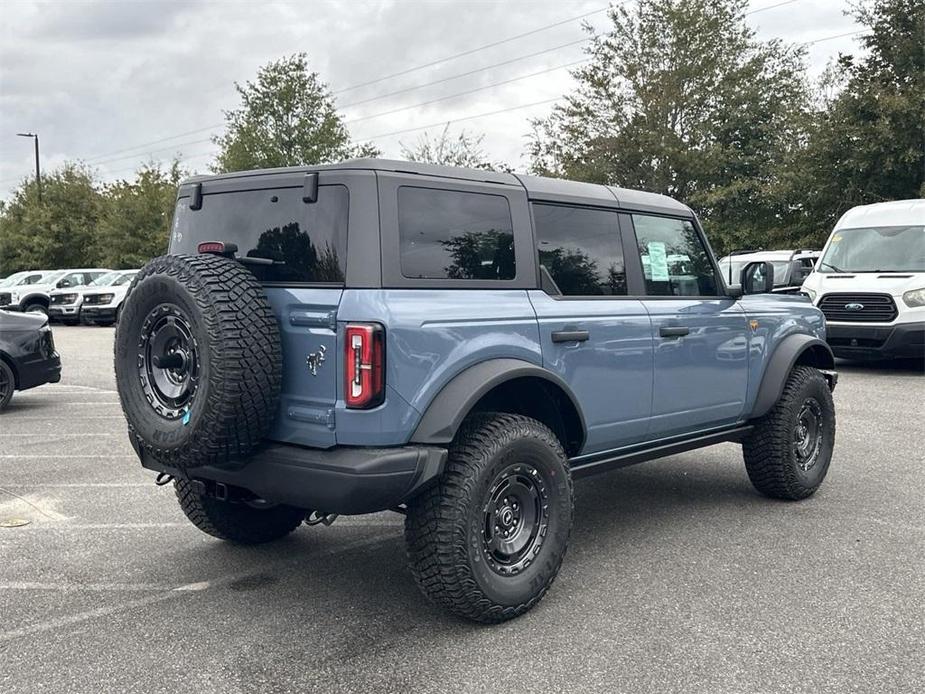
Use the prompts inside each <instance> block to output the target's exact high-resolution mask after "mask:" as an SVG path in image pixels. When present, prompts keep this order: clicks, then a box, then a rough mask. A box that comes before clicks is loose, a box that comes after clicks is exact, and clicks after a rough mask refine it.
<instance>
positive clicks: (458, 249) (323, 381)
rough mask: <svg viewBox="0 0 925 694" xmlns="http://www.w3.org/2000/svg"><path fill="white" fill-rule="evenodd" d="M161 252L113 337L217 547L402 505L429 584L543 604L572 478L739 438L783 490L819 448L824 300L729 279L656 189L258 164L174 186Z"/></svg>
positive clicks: (506, 611) (164, 455) (188, 507)
mask: <svg viewBox="0 0 925 694" xmlns="http://www.w3.org/2000/svg"><path fill="white" fill-rule="evenodd" d="M169 253H170V254H169V255H165V256H162V257H160V258H156V259H154V260H152V261H151V262H150V263H148V264H147V265H146V266H145V267H144V268H143V269H142V270H141V271H140V272H139V273H138V275H137V276H136V277H135V280H134V281H133V283H132V286H131V288H130V289H129V293H128V297H127V298H126V300H125V305H124V307H123V311H122V317H121V320H120V321H119V327H118V328H117V330H116V339H115V343H116V349H115V371H116V379H117V382H118V388H119V397H120V400H121V402H122V407H123V410H124V412H125V415H126V419H127V420H128V425H129V435H130V440H131V442H132V444H133V446H134V447H135V450H136V452H137V454H138V456H139V458H140V462H141V464H142V465H143V466H144V467H146V468H148V469H150V470H156V471H158V472H159V473H161V474H162V477H161V481H162V482H163V481H165V480H169V479H170V477H173V478H174V480H175V490H176V495H177V497H178V499H179V502H180V507H181V508H182V510H183V511H184V513H185V514H186V516H187V517H188V518H189V520H190V521H191V522H192V523H193V524H195V525H196V526H197V527H198V528H199V529H201V530H203V531H204V532H206V533H209V534H211V535H213V536H215V537H219V538H222V539H224V540H229V541H232V542H238V543H256V542H266V541H269V540H273V539H276V538H280V537H282V536H284V535H286V534H288V533H289V532H291V531H293V530H295V529H296V528H297V527H298V526H299V525H301V524H302V523H303V521H304V522H307V523H308V524H309V525H315V524H318V523H330V522H331V521H332V520H333V519H334V516H335V514H338V513H343V514H359V513H370V512H374V511H383V510H386V509H388V510H393V511H397V512H398V513H401V514H403V515H404V516H405V519H406V520H405V538H406V541H407V549H408V557H409V559H410V564H411V573H412V574H413V576H414V577H415V579H416V580H417V582H418V584H419V586H420V587H421V589H422V590H423V592H424V593H425V594H426V595H427V596H428V597H429V598H431V599H432V600H433V601H434V602H435V603H437V604H440V605H443V606H445V607H448V608H449V609H451V610H453V611H454V612H456V613H457V614H460V615H463V616H465V617H468V618H470V619H474V620H478V621H484V622H497V621H501V620H504V619H509V618H511V617H516V616H517V615H519V614H522V613H524V612H526V611H527V610H528V609H530V607H532V606H533V605H534V604H536V603H537V601H539V600H540V599H541V598H542V597H543V594H544V593H545V592H546V590H547V589H548V588H549V586H550V584H551V583H552V581H553V579H554V578H555V576H556V573H557V572H558V570H559V566H560V564H561V562H562V559H563V557H564V555H565V550H566V546H567V544H568V539H569V533H570V531H571V528H572V510H573V507H572V479H573V478H578V477H585V476H587V475H592V474H595V473H599V472H604V471H606V470H611V469H613V468H617V467H620V466H622V465H628V464H631V463H636V462H641V461H643V460H651V459H654V458H659V457H662V456H666V455H672V454H675V453H678V452H681V451H686V450H692V449H695V448H701V447H704V446H709V445H712V444H715V443H720V442H725V441H733V442H738V443H741V444H742V448H743V453H744V456H743V457H744V463H745V468H746V470H747V471H748V475H749V477H750V478H751V481H752V483H753V484H754V486H755V487H756V489H757V490H758V491H759V492H761V493H762V494H765V495H767V496H769V497H773V498H779V499H794V500H795V499H804V498H806V497H808V496H810V495H812V494H813V493H814V492H815V491H816V489H818V487H819V485H820V484H822V481H823V479H824V478H825V475H826V471H827V470H828V467H829V463H830V461H831V458H832V451H833V445H834V442H835V409H834V404H833V400H832V394H831V390H832V388H834V386H835V381H836V374H835V372H834V371H833V370H832V369H833V366H834V359H833V357H832V352H831V350H830V349H829V347H828V345H827V344H826V342H825V320H824V318H823V315H822V313H821V312H820V311H819V309H818V308H816V307H815V306H813V305H812V304H811V303H810V301H809V300H808V299H807V298H806V297H804V296H800V295H798V294H792V295H788V294H775V293H772V289H773V282H772V279H773V270H772V266H771V265H770V263H767V262H758V263H750V264H748V265H746V266H745V267H743V268H742V272H741V274H740V276H739V278H738V280H739V285H738V286H737V287H735V288H731V287H727V286H726V285H725V283H724V282H723V279H722V275H721V273H720V268H719V266H718V264H717V262H716V258H715V257H714V256H713V253H712V251H711V250H710V246H709V244H708V243H707V240H706V237H705V236H704V233H703V230H702V229H701V227H700V222H699V221H698V220H697V218H696V216H695V215H694V213H693V212H692V211H691V209H690V208H689V207H687V206H686V205H684V204H682V203H680V202H677V201H675V200H672V199H671V198H667V197H664V196H661V195H655V194H652V193H645V192H641V191H634V190H627V189H624V188H615V187H609V186H603V185H592V184H587V183H578V182H574V181H563V180H554V179H547V178H535V177H532V176H522V175H514V174H507V173H496V172H492V171H476V170H468V169H458V168H450V167H441V166H432V165H427V164H415V163H409V162H390V161H377V160H360V161H352V162H345V163H342V164H336V165H331V166H325V167H317V168H292V169H277V170H269V171H248V172H245V173H239V174H230V175H222V176H214V177H204V178H194V179H191V180H189V181H186V182H185V183H183V184H182V185H181V186H180V190H179V195H178V198H177V205H176V211H175V216H174V221H173V228H172V230H171V241H170V249H169ZM797 522H798V519H796V518H794V517H791V520H789V521H787V524H786V525H785V524H784V522H783V521H781V524H780V527H778V528H777V529H776V530H775V532H777V533H779V534H780V533H785V532H790V531H791V530H792V528H793V525H792V524H793V523H797Z"/></svg>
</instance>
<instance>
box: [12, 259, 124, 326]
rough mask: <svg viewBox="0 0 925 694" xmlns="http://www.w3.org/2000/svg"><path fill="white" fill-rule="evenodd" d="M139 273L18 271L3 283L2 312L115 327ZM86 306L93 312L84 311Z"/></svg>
mask: <svg viewBox="0 0 925 694" xmlns="http://www.w3.org/2000/svg"><path fill="white" fill-rule="evenodd" d="M136 272H137V270H108V269H105V268H72V269H69V270H27V271H23V272H17V273H15V274H13V275H10V276H9V277H7V278H6V279H4V280H0V309H3V310H6V311H20V312H23V313H42V314H45V315H47V316H49V317H50V318H51V319H52V320H60V321H61V322H62V323H70V324H77V323H79V322H83V323H97V324H100V325H112V324H113V323H115V322H116V321H117V320H118V318H119V311H120V309H121V307H122V301H123V300H124V299H125V295H126V293H127V292H128V287H129V285H130V284H131V281H132V278H133V277H134V276H135V273H136ZM88 296H89V297H90V301H89V302H86V301H85V299H86V298H87V297H88ZM85 303H86V304H87V308H88V309H89V310H84V308H85V306H84V304H85Z"/></svg>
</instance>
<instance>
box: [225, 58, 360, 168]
mask: <svg viewBox="0 0 925 694" xmlns="http://www.w3.org/2000/svg"><path fill="white" fill-rule="evenodd" d="M235 88H236V89H237V90H238V94H239V95H240V97H241V106H240V107H239V108H236V109H232V110H230V111H225V120H226V130H225V133H224V134H223V135H221V136H219V137H215V138H213V140H214V142H215V143H216V144H217V145H219V147H221V151H220V153H219V154H218V157H217V158H216V161H215V163H214V165H213V169H214V170H215V171H216V172H225V171H244V170H248V169H260V168H272V167H277V166H298V165H309V164H323V163H327V162H333V161H339V160H342V159H348V158H350V157H355V156H375V155H376V154H378V150H376V148H375V147H372V146H371V145H368V144H367V145H361V146H359V147H358V146H354V145H352V144H351V142H350V134H349V133H348V132H347V128H346V126H345V125H344V120H343V118H342V117H341V115H340V114H339V113H338V112H337V108H336V107H335V104H334V97H333V96H332V95H331V92H330V91H329V90H328V88H327V86H326V85H325V84H324V83H323V82H322V81H321V79H320V77H319V76H318V73H317V72H312V71H311V70H310V69H309V67H308V58H307V56H306V55H305V54H304V53H298V54H296V55H293V56H290V57H287V58H282V59H280V60H276V61H273V62H271V63H268V64H267V65H264V66H263V67H262V68H260V70H259V71H258V72H257V79H256V81H254V82H247V83H246V84H245V85H244V86H241V85H240V84H237V83H235Z"/></svg>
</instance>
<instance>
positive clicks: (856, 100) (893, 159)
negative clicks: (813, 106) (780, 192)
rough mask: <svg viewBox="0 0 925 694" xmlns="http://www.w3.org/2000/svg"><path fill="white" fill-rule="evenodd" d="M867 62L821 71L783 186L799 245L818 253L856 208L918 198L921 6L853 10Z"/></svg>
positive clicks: (923, 183)
mask: <svg viewBox="0 0 925 694" xmlns="http://www.w3.org/2000/svg"><path fill="white" fill-rule="evenodd" d="M854 15H855V17H856V18H857V20H858V21H859V22H861V23H862V24H864V25H866V26H867V27H868V28H869V29H870V32H869V33H867V34H865V35H864V36H863V37H862V38H861V42H862V43H863V45H864V47H865V48H866V49H867V52H866V55H864V56H863V57H861V58H855V57H854V56H852V55H842V56H839V59H838V61H837V62H836V63H835V64H834V65H832V66H831V68H830V69H829V70H828V71H827V74H826V76H825V77H826V79H825V81H824V83H823V84H822V85H821V87H822V91H823V92H825V90H826V88H828V91H829V92H830V93H831V92H834V96H820V104H819V107H818V111H817V113H816V115H815V119H814V123H813V126H812V128H811V132H810V137H809V141H808V144H807V146H806V147H805V149H803V150H802V151H801V152H800V153H799V156H797V157H795V159H794V161H793V164H792V166H791V167H790V170H791V175H790V179H789V181H788V183H789V191H790V195H791V197H793V198H794V199H799V200H801V201H802V205H801V211H802V212H803V214H804V219H803V224H802V228H803V237H804V238H805V239H806V240H807V241H808V242H810V243H813V244H815V245H820V244H821V243H823V242H824V241H825V238H826V235H827V234H828V232H829V231H830V230H831V229H832V227H833V225H834V224H835V222H836V221H837V219H838V217H840V216H841V215H842V213H844V212H845V211H846V210H847V209H849V208H851V207H853V206H855V205H863V204H869V203H873V202H880V201H883V200H901V199H906V198H915V197H923V196H925V47H923V46H925V1H923V0H874V2H868V3H865V4H863V5H860V6H858V7H856V8H855V9H854Z"/></svg>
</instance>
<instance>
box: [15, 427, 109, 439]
mask: <svg viewBox="0 0 925 694" xmlns="http://www.w3.org/2000/svg"><path fill="white" fill-rule="evenodd" d="M59 430H60V428H59V427H55V431H59ZM26 436H33V437H36V436H44V437H45V438H46V439H47V440H48V441H64V440H66V439H73V438H75V437H79V438H89V437H91V436H125V432H124V431H98V432H95V433H93V432H90V433H87V432H79V433H76V434H63V435H61V436H55V437H53V438H48V437H49V436H51V432H46V431H27V432H16V433H15V434H5V433H2V434H0V441H2V440H3V439H20V438H25V437H26Z"/></svg>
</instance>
